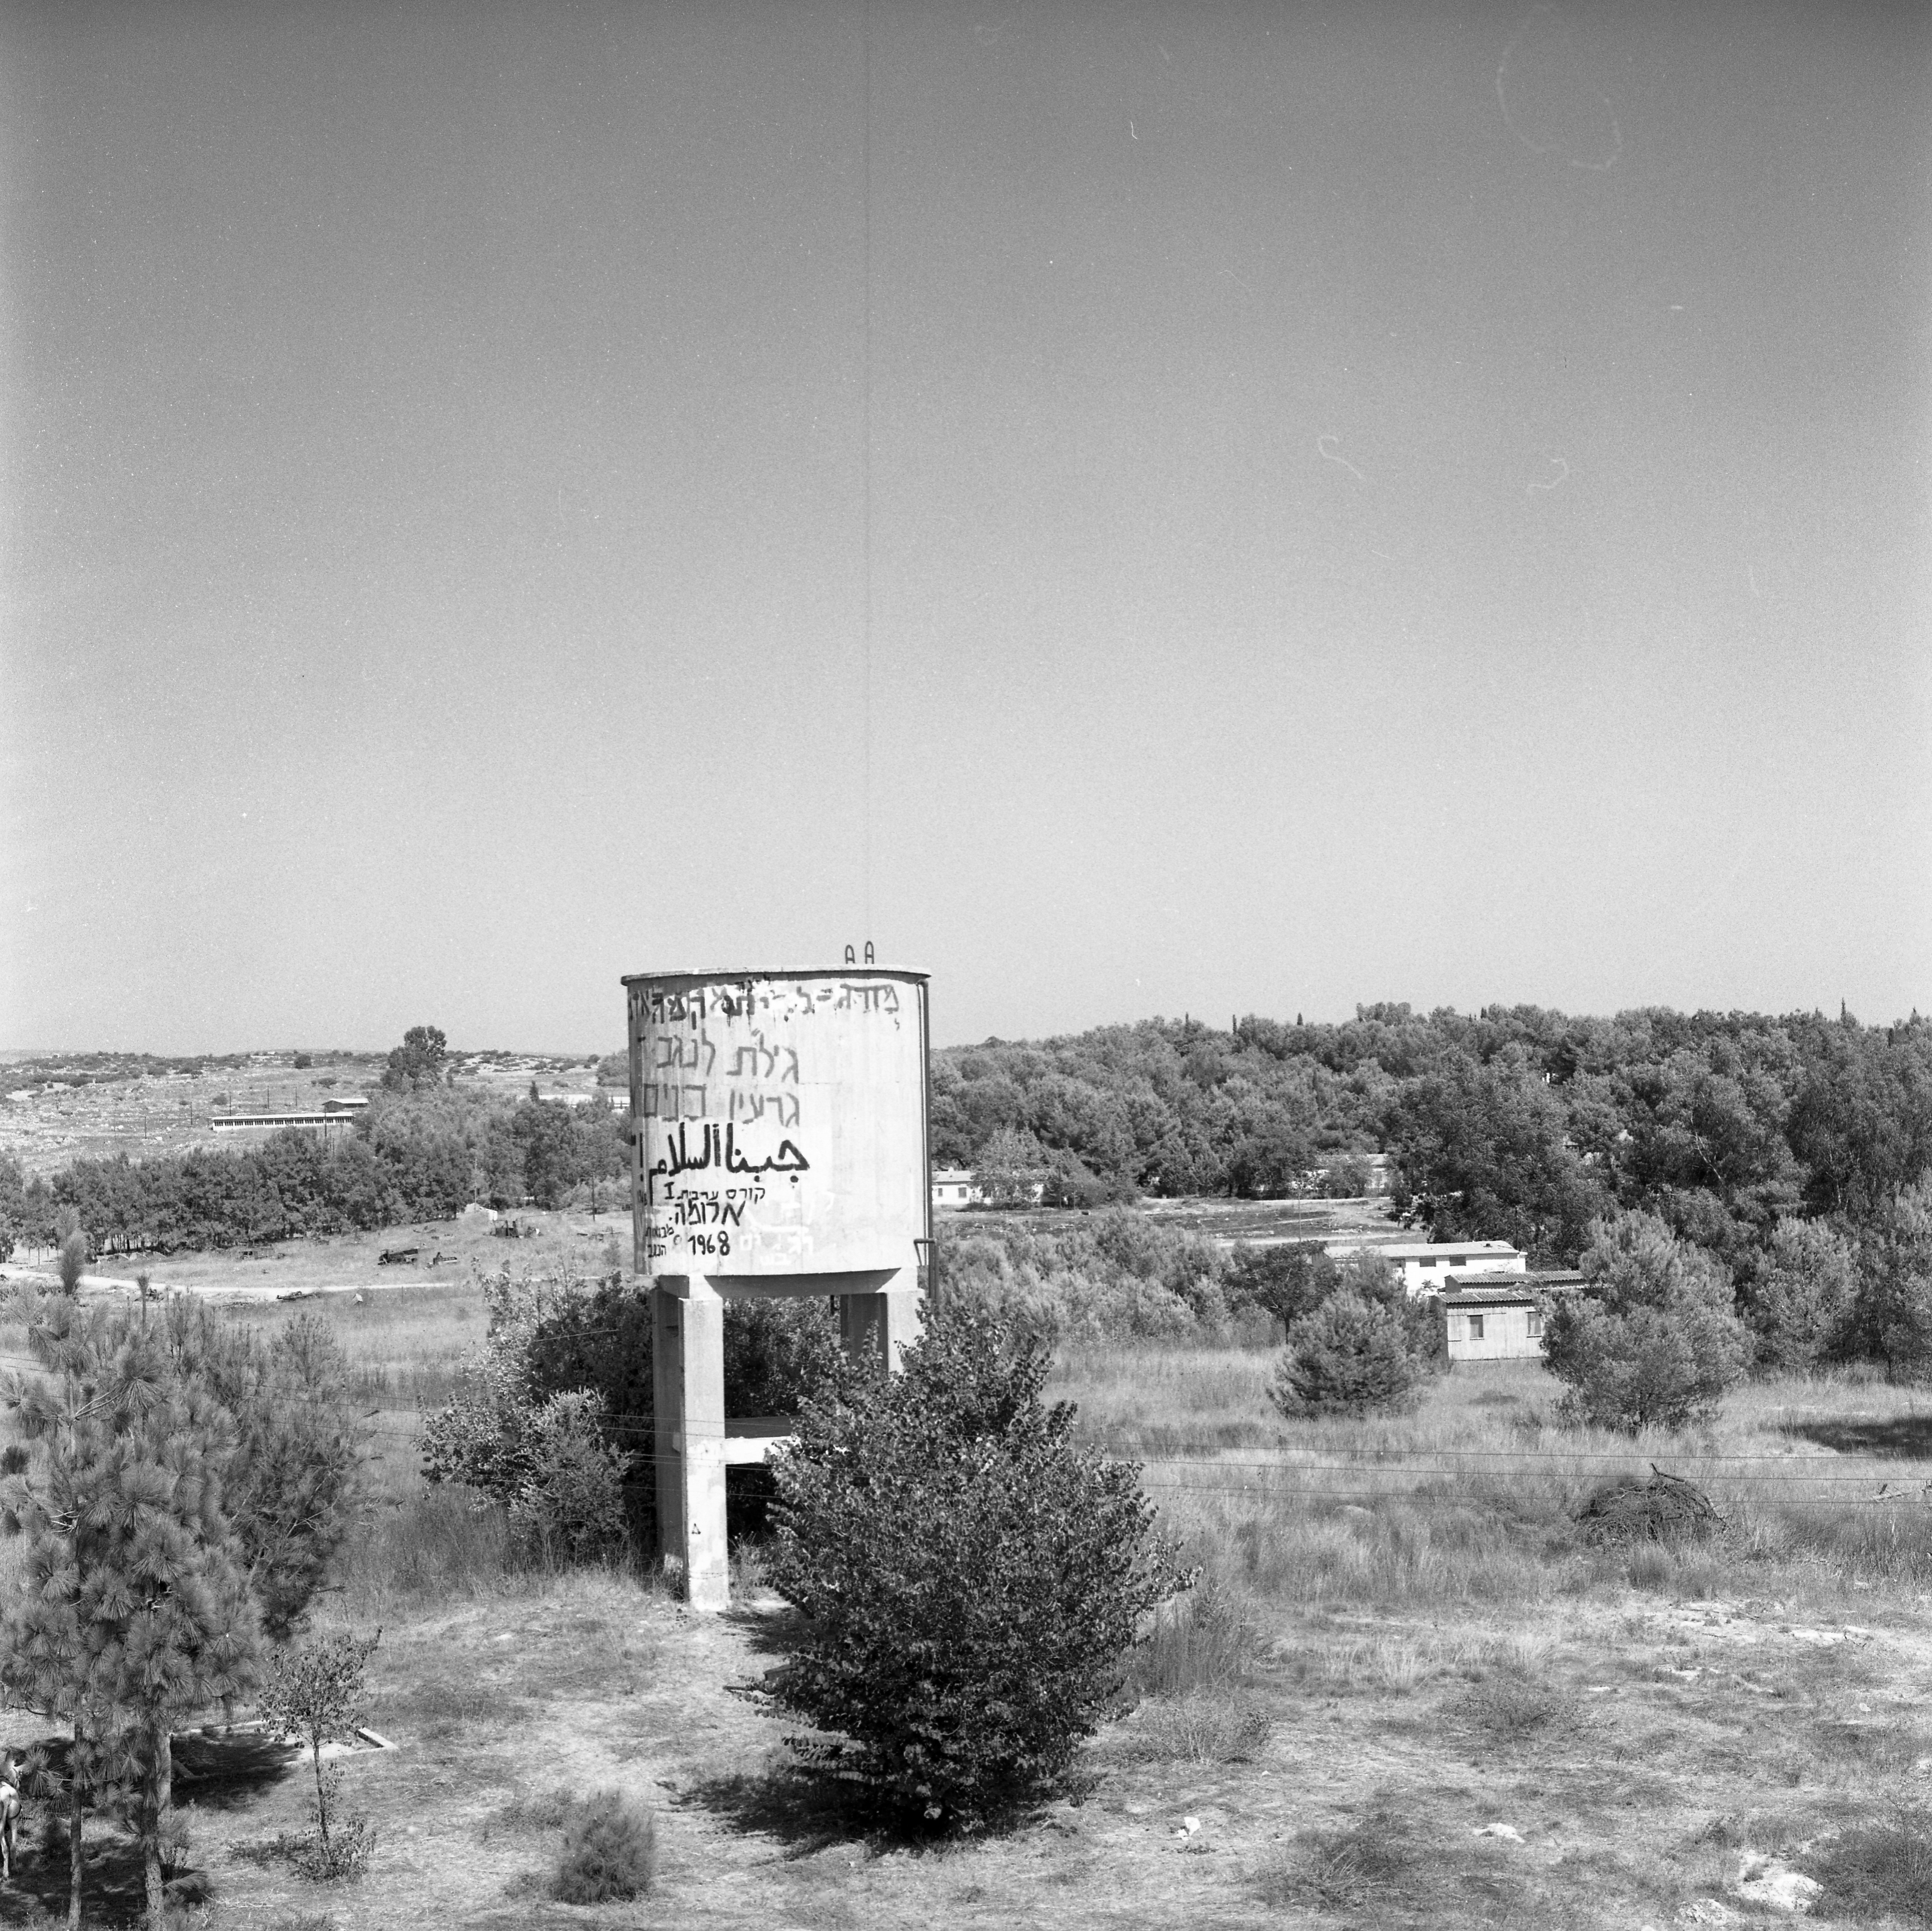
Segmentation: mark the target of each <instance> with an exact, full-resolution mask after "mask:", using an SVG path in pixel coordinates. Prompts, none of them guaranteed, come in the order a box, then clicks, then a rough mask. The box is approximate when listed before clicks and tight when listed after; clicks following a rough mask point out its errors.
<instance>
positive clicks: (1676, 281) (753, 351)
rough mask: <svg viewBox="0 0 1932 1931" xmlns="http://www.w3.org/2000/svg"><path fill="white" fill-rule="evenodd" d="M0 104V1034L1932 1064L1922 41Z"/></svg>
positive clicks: (1672, 22) (583, 22)
mask: <svg viewBox="0 0 1932 1931" xmlns="http://www.w3.org/2000/svg"><path fill="white" fill-rule="evenodd" d="M0 67H4V81H0V87H4V93H0V114H3V115H4V131H0V160H4V166H5V190H6V192H5V202H4V210H3V211H0V269H3V270H4V287H0V516H4V522H0V538H4V542H0V626H4V628H0V650H3V651H4V655H0V680H4V681H0V705H4V717H3V718H0V726H4V736H0V743H4V746H5V769H4V782H5V829H6V843H5V853H4V870H0V893H4V897H3V898H0V905H4V913H0V924H4V928H5V930H4V934H0V1044H5V1045H14V1046H23V1045H38V1046H44V1045H62V1046H70V1047H77V1048H79V1047H107V1046H122V1047H132V1048H148V1049H150V1050H154V1051H202V1050H209V1051H220V1050H236V1049H239V1048H247V1047H255V1046H264V1045H295V1044H307V1045H338V1044H342V1045H387V1044H389V1043H391V1042H393V1041H394V1040H395V1039H396V1038H397V1037H398V1036H400V1034H401V1030H402V1029H403V1028H404V1027H405V1026H407V1025H409V1024H413V1023H416V1022H418V1021H431V1022H434V1023H436V1024H440V1025H442V1026H443V1027H444V1028H445V1029H446V1030H447V1031H448V1033H449V1035H450V1036H451V1038H452V1041H453V1042H458V1043H460V1044H464V1045H528V1046H532V1047H542V1048H553V1049H556V1050H563V1049H565V1048H568V1049H571V1050H581V1051H589V1050H592V1048H597V1049H600V1050H607V1049H609V1048H612V1047H613V1046H614V1045H616V1044H617V1043H618V1042H619V1040H620V1039H621V1037H622V1024H623V1005H622V997H621V995H620V993H619V988H618V985H617V980H618V977H619V974H620V973H625V972H632V971H639V970H646V969H648V968H650V967H661V966H676V965H712V964H792V963H813V962H819V961H827V960H831V959H835V958H837V957H838V955H839V954H840V953H841V952H842V949H843V948H844V946H845V945H846V944H847V943H862V942H863V940H865V939H866V938H867V937H870V938H871V939H872V940H874V942H875V943H877V947H878V950H879V954H880V957H881V958H883V959H886V960H889V961H892V962H895V963H898V964H909V965H914V966H918V967H922V968H923V969H925V970H929V971H930V972H931V973H932V975H933V1010H934V1018H935V1036H936V1037H937V1038H938V1039H940V1040H941V1041H942V1042H944V1041H949V1040H958V1039H968V1038H977V1037H983V1036H986V1034H988V1033H1000V1034H1002V1035H1004V1036H1008V1037H1015V1036H1027V1035H1034V1034H1040V1033H1046V1032H1049V1031H1057V1030H1071V1029H1076V1028H1079V1027H1085V1026H1088V1025H1091V1024H1097V1023H1100V1022H1103V1021H1113V1020H1121V1019H1132V1018H1140V1017H1144V1016H1147V1015H1152V1014H1154V1013H1166V1014H1169V1015H1178V1014H1180V1013H1181V1012H1183V1011H1187V1012H1193V1014H1195V1015H1197V1016H1205V1017H1207V1018H1211V1019H1212V1020H1214V1021H1216V1022H1217V1023H1220V1024H1225V1023H1226V1020H1227V1018H1228V1016H1229V1015H1230V1014H1231V1013H1233V1012H1237V1011H1239V1012H1248V1011H1250V1010H1252V1011H1257V1012H1265V1013H1271V1014H1274V1015H1278V1016H1289V1017H1292V1015H1293V1014H1294V1013H1295V1012H1298V1011H1299V1012H1306V1013H1307V1015H1309V1016H1310V1017H1311V1018H1313V1017H1316V1016H1318V1015H1319V1016H1324V1017H1338V1016H1340V1015H1344V1014H1346V1013H1347V1012H1350V1011H1352V1009H1353V1007H1354V1006H1355V1003H1356V1002H1357V1001H1358V1000H1374V999H1406V1000H1410V1001H1411V1002H1412V1003H1415V1004H1417V1005H1418V1006H1434V1005H1438V1004H1443V1003H1449V1004H1454V1005H1457V1006H1462V1007H1463V1008H1465V1009H1469V1008H1472V1007H1475V1006H1481V1005H1482V1004H1485V1003H1490V1002H1491V1001H1502V1002H1505V1003H1514V1002H1516V1001H1518V1000H1532V1001H1535V1002H1537V1003H1541V1004H1545V1005H1552V1006H1562V1007H1564V1008H1565V1009H1570V1010H1574V1011H1596V1012H1607V1011H1611V1010H1614V1009H1619V1008H1621V1007H1625V1006H1633V1005H1637V1004H1644V1003H1667V1004H1670V1005H1674V1006H1682V1007H1687V1008H1688V1007H1698V1006H1718V1007H1726V1006H1749V1007H1755V1008H1760V1009H1772V1010H1785V1009H1790V1008H1793V1007H1804V1008H1806V1009H1809V1008H1811V1007H1812V1006H1823V1007H1825V1008H1826V1009H1828V1010H1831V1011H1835V1010H1836V1009H1837V1006H1838V1001H1839V1000H1841V999H1843V1000H1848V1001H1849V1003H1850V1005H1851V1007H1852V1009H1853V1011H1855V1012H1857V1013H1858V1015H1860V1016H1861V1018H1866V1019H1868V1020H1883V1019H1888V1018H1894V1017H1897V1016H1901V1015H1903V1013H1904V1012H1906V1010H1907V1009H1909V1008H1911V1007H1912V1006H1915V1005H1916V1006H1918V1007H1920V1008H1921V1009H1932V889H1928V885H1929V884H1932V648H1928V642H1929V641H1932V631H1928V617H1932V584H1929V583H1928V570H1932V545H1929V544H1928V541H1927V535H1928V531H1927V508H1928V503H1927V461H1926V457H1927V447H1928V428H1932V420H1928V400H1932V395H1928V390H1932V383H1928V379H1927V370H1928V354H1927V351H1928V346H1932V343H1928V320H1929V319H1932V303H1929V302H1928V295H1932V247H1928V242H1932V221H1928V218H1927V217H1928V212H1932V209H1928V198H1929V193H1928V184H1929V183H1932V170H1928V162H1932V115H1928V113H1927V100H1928V99H1932V89H1928V82H1932V10H1927V8H1925V7H1923V6H1918V5H1906V4H1894V5H1876V4H1869V5H1864V6H1860V5H1858V4H1843V0H1839V3H1838V4H1817V5H1813V6H1810V7H1781V6H1778V5H1775V4H1766V5H1748V6H1747V5H1742V4H1702V5H1700V4H1695V0H1692V4H1685V0H1646V4H1630V0H1610V4H1590V5H1587V6H1586V5H1583V4H1577V5H1576V6H1574V7H1554V6H1538V7H1533V8H1529V9H1527V10H1526V9H1525V8H1524V7H1521V6H1520V5H1511V6H1505V7H1487V6H1484V5H1481V4H1469V5H1463V6H1450V5H1445V4H1438V0H1413V4H1403V0H1361V4H1355V5H1353V6H1351V5H1349V4H1346V0H1344V4H1334V5H1328V6H1299V5H1291V4H1253V5H1233V4H1226V5H1217V4H1204V0H1185V4H1165V5H1152V6H1133V5H1128V4H1109V5H1097V4H1069V3H1068V0H1030V4H1026V5H1025V6H1013V5H1005V6H1002V5H1000V4H992V0H989V4H986V5H985V6H975V5H973V4H958V0H954V3H953V4H931V5H925V6H913V5H908V4H898V0H871V5H870V7H869V10H865V9H864V8H862V7H860V6H859V5H857V4H844V5H838V6H828V5H817V4H811V0H784V4H769V5H764V6H756V7H754V6H744V5H733V4H727V0H692V4H682V5H679V4H663V5H634V6H618V5H571V4H568V0H544V4H540V5H539V4H529V0H520V4H514V5H510V6H503V7H491V6H489V5H487V4H480V0H461V3H460V4H412V0H383V4H360V0H359V4H347V0H303V4H299V5H286V6H281V5H263V4H256V0H250V4H195V5H186V4H173V0H139V4H117V5H88V4H80V0H59V4H47V5H43V6H25V5H20V4H13V5H10V6H5V7H0ZM868 99H869V103H870V105H869V114H868V107H867V103H868ZM868 178H869V191H868ZM868 236H869V240H868ZM868 263H869V268H868ZM868 315H869V350H868ZM868 367H869V400H868ZM868 423H869V445H870V455H871V460H870V506H871V508H870V526H871V538H870V560H869V572H868V546H867V541H866V524H867V514H866V502H867V482H866V478H867V467H868V466H867V463H866V460H865V457H866V451H867V446H868ZM868 577H869V606H870V616H869V640H870V641H869V649H868V643H867V637H868ZM868 658H869V676H868V671H867V663H868ZM868 685H869V691H870V698H869V703H868V701H867V697H866V692H867V689H868ZM868 745H869V755H868ZM868 765H869V784H868ZM868 790H869V800H868Z"/></svg>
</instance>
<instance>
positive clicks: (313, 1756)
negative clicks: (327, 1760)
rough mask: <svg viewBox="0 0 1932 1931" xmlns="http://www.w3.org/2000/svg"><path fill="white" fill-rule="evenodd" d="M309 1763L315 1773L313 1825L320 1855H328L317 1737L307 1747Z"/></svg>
mask: <svg viewBox="0 0 1932 1931" xmlns="http://www.w3.org/2000/svg"><path fill="white" fill-rule="evenodd" d="M309 1761H310V1762H311V1765H312V1766H313V1767H314V1771H315V1825H316V1828H317V1830H318V1831H320V1832H321V1833H322V1855H323V1858H325V1859H326V1858H327V1857H328V1855H329V1800H328V1798H327V1797H326V1796H325V1795H324V1794H323V1788H322V1739H321V1738H320V1737H317V1738H316V1739H315V1740H314V1743H313V1744H311V1746H310V1747H309Z"/></svg>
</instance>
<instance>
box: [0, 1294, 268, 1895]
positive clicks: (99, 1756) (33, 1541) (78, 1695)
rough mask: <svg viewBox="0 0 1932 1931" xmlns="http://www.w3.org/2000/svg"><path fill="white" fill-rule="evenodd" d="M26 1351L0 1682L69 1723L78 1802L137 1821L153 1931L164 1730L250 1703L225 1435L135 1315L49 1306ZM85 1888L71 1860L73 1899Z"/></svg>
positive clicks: (193, 1384)
mask: <svg viewBox="0 0 1932 1931" xmlns="http://www.w3.org/2000/svg"><path fill="white" fill-rule="evenodd" d="M28 1345H29V1346H30V1347H31V1348H32V1350H33V1352H34V1357H35V1359H36V1361H37V1363H38V1364H39V1366H40V1369H41V1371H42V1372H41V1375H40V1377H39V1378H37V1379H35V1380H33V1381H27V1380H25V1379H22V1380H20V1381H17V1382H16V1383H15V1384H13V1387H12V1388H11V1390H10V1396H9V1400H10V1406H11V1407H12V1408H13V1412H14V1414H15V1416H16V1417H17V1420H18V1422H19V1423H20V1428H21V1430H22V1432H23V1434H24V1435H26V1438H27V1439H28V1441H30V1442H31V1443H32V1444H34V1447H35V1450H36V1453H35V1455H34V1459H33V1460H32V1462H31V1463H30V1465H29V1468H28V1471H27V1472H26V1474H20V1475H16V1476H13V1477H9V1478H8V1479H7V1483H6V1495H5V1500H6V1507H7V1514H8V1516H9V1519H10V1521H11V1522H15V1523H17V1524H18V1525H20V1528H21V1529H22V1530H23V1531H24V1532H25V1534H26V1543H27V1546H26V1554H25V1561H24V1563H23V1567H22V1571H21V1573H20V1583H19V1593H18V1594H16V1595H15V1596H14V1597H13V1600H11V1601H10V1603H9V1604H8V1606H7V1630H6V1633H5V1642H4V1644H3V1645H0V1674H4V1675H5V1678H6V1679H7V1682H8V1685H9V1687H10V1689H12V1690H13V1691H14V1693H16V1694H17V1695H18V1696H20V1699H21V1700H23V1701H25V1702H28V1703H29V1704H30V1705H31V1706H33V1707H37V1708H42V1709H44V1710H46V1711H48V1712H49V1714H55V1715H58V1716H64V1717H66V1718H67V1719H68V1721H69V1722H70V1723H71V1724H72V1725H73V1726H74V1735H75V1747H74V1750H73V1752H72V1753H71V1766H72V1773H73V1776H74V1780H75V1783H76V1784H77V1789H84V1788H85V1787H86V1786H91V1787H92V1792H93V1793H94V1795H95V1800H96V1801H97V1802H99V1801H101V1800H102V1798H103V1797H104V1795H107V1796H109V1797H110V1801H113V1803H114V1804H115V1805H116V1807H118V1808H119V1809H121V1810H122V1811H123V1812H124V1814H125V1815H126V1816H127V1818H128V1819H129V1821H130V1822H131V1823H132V1825H133V1829H134V1832H135V1834H136V1838H137V1839H138V1840H139V1843H140V1844H141V1846H142V1858H143V1863H144V1865H145V1876H146V1888H147V1896H148V1918H149V1922H150V1924H151V1925H152V1926H153V1927H154V1931H162V1925H163V1917H164V1912H165V1900H164V1897H163V1876H162V1855H163V1846H164V1840H165V1838H166V1832H167V1828H168V1819H169V1805H170V1802H171V1770H170V1762H169V1736H170V1734H171V1732H172V1730H173V1729H176V1728H178V1726H180V1725H181V1724H182V1723H184V1722H185V1721H186V1720H187V1719H188V1718H189V1717H191V1716H193V1714H195V1713H196V1712H197V1711H200V1710H202V1709H205V1708H208V1706H209V1705H213V1704H217V1703H220V1702H227V1701H229V1700H232V1699H233V1698H234V1697H236V1696H238V1695H239V1694H240V1693H242V1691H243V1690H245V1689H246V1687H248V1683H249V1682H250V1681H251V1678H252V1676H253V1673H254V1661H255V1657H256V1653H257V1642H258V1638H257V1621H256V1615H255V1609H254V1603H253V1602H252V1600H251V1598H250V1597H249V1594H248V1585H247V1580H246V1577H245V1573H244V1572H243V1570H242V1565H241V1563H240V1561H239V1550H238V1548H237V1546H236V1540H235V1538H234V1536H233V1532H232V1531H231V1528H230V1527H229V1522H228V1520H227V1518H226V1516H225V1515H224V1513H223V1510H222V1507H221V1491H222V1477H223V1472H224V1471H225V1470H226V1468H227V1466H228V1465H229V1462H230V1460H231V1459H232V1457H233V1453H234V1451H235V1444H236V1431H235V1426H234V1423H233V1419H232V1417H230V1416H229V1414H228V1412H227V1411H226V1409H225V1408H223V1407H222V1406H221V1405H220V1402H218V1401H217V1399H216V1398H215V1396H214V1393H213V1391H212V1390H211V1387H210V1386H209V1384H208V1382H207V1381H206V1380H205V1379H204V1378H202V1377H201V1376H199V1375H196V1374H193V1373H191V1372H181V1369H179V1368H178V1366H177V1364H176V1363H175V1361H174V1360H172V1358H171V1357H170V1356H169V1352H168V1351H167V1349H166V1346H165V1345H163V1339H162V1336H161V1335H160V1332H159V1330H158V1328H155V1329H149V1328H147V1327H142V1326H141V1325H139V1324H137V1322H136V1321H135V1320H134V1318H133V1317H132V1316H131V1315H127V1314H118V1315H106V1316H104V1315H93V1314H91V1313H89V1312H88V1311H86V1310H83V1309H81V1308H80V1307H78V1306H77V1305H76V1304H75V1303H74V1302H72V1301H71V1300H68V1299H67V1298H65V1297H62V1296H49V1297H46V1298H45V1299H44V1300H43V1302H42V1303H41V1304H40V1306H39V1307H38V1308H37V1309H35V1310H34V1318H32V1319H31V1321H30V1322H29V1324H28ZM78 1881H79V1861H78V1856H77V1857H76V1861H75V1883H76V1896H78Z"/></svg>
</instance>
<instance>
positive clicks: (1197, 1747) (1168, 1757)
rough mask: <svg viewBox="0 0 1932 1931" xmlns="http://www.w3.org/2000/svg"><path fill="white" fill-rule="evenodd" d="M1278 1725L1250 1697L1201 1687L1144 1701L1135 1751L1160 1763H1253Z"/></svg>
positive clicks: (1134, 1752)
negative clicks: (1248, 1698) (1171, 1695)
mask: <svg viewBox="0 0 1932 1931" xmlns="http://www.w3.org/2000/svg"><path fill="white" fill-rule="evenodd" d="M1273 1731H1274V1720H1273V1719H1272V1718H1271V1717H1269V1716H1268V1713H1267V1712H1266V1711H1264V1710H1261V1709H1259V1708H1256V1706H1255V1705H1253V1703H1251V1702H1248V1701H1247V1699H1245V1698H1244V1697H1241V1696H1231V1695H1229V1694H1228V1693H1226V1692H1224V1691H1217V1690H1190V1691H1189V1692H1187V1693H1186V1694H1185V1695H1184V1696H1174V1697H1160V1698H1157V1699H1151V1700H1150V1701H1148V1702H1145V1703H1144V1704H1142V1705H1141V1708H1140V1710H1139V1713H1138V1714H1137V1715H1136V1719H1135V1724H1134V1733H1133V1740H1132V1743H1131V1745H1130V1748H1131V1750H1132V1753H1133V1755H1134V1756H1136V1757H1139V1758H1140V1759H1143V1760H1145V1761H1147V1762H1157V1763H1176V1762H1178V1763H1190V1764H1199V1765H1209V1764H1227V1763H1252V1762H1254V1761H1255V1759H1256V1758H1257V1757H1259V1756H1260V1755H1261V1753H1262V1750H1264V1749H1265V1748H1266V1747H1267V1744H1268V1738H1269V1736H1270V1735H1271V1733H1272V1732H1273Z"/></svg>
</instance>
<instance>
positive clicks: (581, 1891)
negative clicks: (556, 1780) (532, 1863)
mask: <svg viewBox="0 0 1932 1931" xmlns="http://www.w3.org/2000/svg"><path fill="white" fill-rule="evenodd" d="M657 1864H658V1843H657V1827H656V1825H655V1823H653V1822H652V1819H651V1815H650V1813H649V1811H647V1810H644V1809H643V1807H641V1806H640V1805H638V1804H634V1803H633V1802H632V1801H631V1800H630V1799H629V1798H627V1797H626V1796H625V1795H624V1794H623V1792H622V1791H618V1790H600V1791H597V1792H594V1793H593V1794H592V1795H591V1796H589V1797H588V1798H586V1799H585V1800H584V1801H583V1803H581V1804H578V1805H577V1806H576V1807H575V1808H574V1810H573V1811H572V1813H571V1818H570V1821H569V1822H568V1823H567V1824H566V1825H565V1827H564V1833H563V1849H562V1851H561V1852H559V1854H558V1857H557V1861H556V1876H554V1877H553V1879H551V1880H550V1895H551V1897H554V1898H555V1899H556V1900H557V1901H558V1902H559V1903H562V1904H602V1903H607V1902H608V1901H610V1900H622V1899H625V1898H632V1897H641V1896H642V1895H643V1894H644V1893H645V1892H646V1891H649V1889H650V1888H651V1883H652V1879H654V1878H655V1876H656V1875H657Z"/></svg>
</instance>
